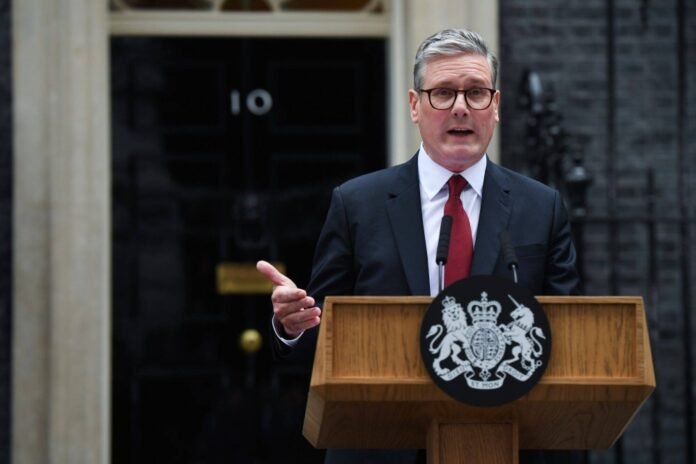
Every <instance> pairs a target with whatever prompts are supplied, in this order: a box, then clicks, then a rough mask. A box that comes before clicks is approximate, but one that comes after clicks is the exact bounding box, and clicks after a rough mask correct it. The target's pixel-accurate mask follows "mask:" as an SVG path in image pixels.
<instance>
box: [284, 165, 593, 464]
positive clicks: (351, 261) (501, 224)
mask: <svg viewBox="0 0 696 464" xmlns="http://www.w3.org/2000/svg"><path fill="white" fill-rule="evenodd" d="M505 229H507V230H508V232H509V234H510V239H511V242H512V245H513V246H514V248H515V253H516V254H517V259H518V261H519V268H518V269H519V271H518V278H519V283H520V284H521V285H522V286H524V287H526V288H527V289H529V290H530V291H531V292H532V293H534V294H536V295H569V294H575V293H577V292H578V286H579V279H578V275H577V272H576V269H575V248H574V246H573V243H572V239H571V231H570V225H569V223H568V218H567V215H566V212H565V208H564V206H563V202H562V200H561V198H560V195H559V194H558V192H557V191H555V190H553V189H551V188H549V187H547V186H545V185H543V184H541V183H539V182H537V181H534V180H532V179H529V178H527V177H524V176H522V175H520V174H517V173H515V172H513V171H510V170H508V169H505V168H503V167H500V166H497V165H496V164H494V163H492V162H490V160H489V162H488V163H487V168H486V175H485V177H484V183H483V192H482V203H481V213H480V217H479V225H478V231H477V234H476V245H475V247H474V257H473V262H472V269H471V274H472V275H496V276H499V277H504V278H512V276H511V271H510V270H509V269H508V268H507V263H506V262H504V260H503V258H502V255H501V252H500V248H501V247H500V239H499V235H500V232H501V231H503V230H505ZM452 240H454V238H452ZM307 292H308V294H309V295H312V296H313V297H314V298H315V299H316V301H317V303H318V304H319V305H321V304H322V302H323V299H324V297H325V296H327V295H429V294H430V283H429V278H428V262H427V253H426V248H425V236H424V231H423V219H422V214H421V204H420V188H419V182H418V162H417V156H414V157H413V158H412V159H411V160H410V161H408V162H407V163H405V164H402V165H399V166H395V167H392V168H388V169H384V170H381V171H377V172H374V173H371V174H367V175H364V176H361V177H358V178H355V179H352V180H350V181H348V182H346V183H345V184H343V185H341V186H339V187H337V188H336V189H335V190H334V192H333V197H332V199H331V206H330V208H329V212H328V215H327V217H326V222H325V224H324V228H323V229H322V232H321V235H320V237H319V241H318V242H317V248H316V253H315V258H314V266H313V269H312V278H311V281H310V283H309V285H308V286H307ZM316 333H317V329H316V328H315V329H313V330H310V331H308V332H307V333H305V334H304V335H303V336H302V338H301V339H300V343H299V345H298V346H297V347H296V348H297V349H294V350H291V349H289V348H288V347H287V346H286V345H284V344H282V343H281V342H280V341H279V340H276V343H275V347H276V353H278V354H280V355H281V356H283V357H288V356H291V357H299V358H300V359H303V360H304V361H305V362H307V361H311V359H312V357H313V354H314V346H315V340H316ZM375 453H377V454H375ZM422 458H423V456H422V453H421V455H416V453H414V452H412V451H407V450H400V451H393V452H391V451H390V452H387V453H385V452H375V451H374V450H373V451H370V450H329V452H328V453H327V460H326V462H327V463H329V462H330V463H332V464H340V463H343V462H369V461H374V462H380V463H381V462H385V463H386V462H421V461H423V459H422ZM520 459H521V461H520V462H521V463H554V462H563V463H566V464H567V463H573V462H582V455H579V454H577V453H575V454H573V453H560V454H558V456H555V458H554V455H553V453H548V452H547V453H541V452H536V451H531V452H523V453H522V454H521V458H520Z"/></svg>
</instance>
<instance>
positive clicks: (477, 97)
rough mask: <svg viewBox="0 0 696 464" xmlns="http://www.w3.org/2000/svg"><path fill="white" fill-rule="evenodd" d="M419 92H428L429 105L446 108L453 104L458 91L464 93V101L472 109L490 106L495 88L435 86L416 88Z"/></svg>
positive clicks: (440, 108)
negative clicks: (448, 87) (465, 88)
mask: <svg viewBox="0 0 696 464" xmlns="http://www.w3.org/2000/svg"><path fill="white" fill-rule="evenodd" d="M418 90H419V91H420V92H425V93H427V94H428V100H429V101H430V106H432V107H433V108H435V109H436V110H448V109H450V108H452V107H453V106H454V102H455V101H457V96H458V95H459V93H463V94H464V101H466V104H467V106H468V107H469V108H471V109H472V110H485V109H486V108H488V107H489V106H491V102H492V101H493V95H495V92H496V90H495V89H488V88H485V87H474V88H473V89H467V90H457V89H447V88H444V87H436V88H434V89H418Z"/></svg>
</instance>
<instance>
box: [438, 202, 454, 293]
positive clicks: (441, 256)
mask: <svg viewBox="0 0 696 464" xmlns="http://www.w3.org/2000/svg"><path fill="white" fill-rule="evenodd" d="M451 234H452V216H450V215H444V216H442V222H441V223H440V240H439V241H438V242H437V254H436V255H435V262H436V263H437V270H438V272H437V280H438V288H439V291H440V292H441V291H442V288H443V283H444V281H445V264H447V255H448V254H449V243H450V235H451Z"/></svg>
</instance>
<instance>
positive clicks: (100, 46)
mask: <svg viewBox="0 0 696 464" xmlns="http://www.w3.org/2000/svg"><path fill="white" fill-rule="evenodd" d="M106 4H108V0H104V3H101V2H98V1H94V0H35V1H32V2H27V1H21V2H19V1H18V2H13V4H12V47H13V48H12V58H13V66H12V70H13V130H14V134H13V135H14V139H13V147H14V148H13V155H14V156H13V177H12V179H13V189H14V190H13V218H12V227H13V232H12V235H13V243H12V250H13V261H12V281H13V284H12V285H13V301H12V307H13V328H12V395H11V397H12V451H11V455H12V461H13V462H15V463H25V462H28V463H33V462H71V463H86V464H87V463H89V464H93V463H100V464H108V463H109V462H110V434H111V415H110V410H111V292H112V288H111V167H110V164H111V150H110V146H111V134H110V85H109V66H110V63H109V39H110V37H111V35H121V34H125V33H126V32H124V29H120V28H122V27H125V26H123V23H122V20H123V18H121V17H118V18H116V17H115V16H114V15H113V14H111V15H110V14H109V11H108V8H107V6H106ZM387 5H388V8H387V10H388V23H385V24H388V26H386V27H385V25H381V26H379V28H377V29H378V30H377V32H375V31H372V32H370V34H369V35H365V34H367V32H366V31H365V30H361V28H360V27H350V25H349V26H348V27H344V28H343V32H342V34H344V35H343V36H345V34H349V33H350V34H352V32H351V31H355V34H354V35H356V36H375V35H374V34H379V36H380V37H385V38H386V39H387V40H388V44H389V45H388V55H389V59H388V63H387V66H388V70H387V75H388V76H391V77H390V92H389V103H388V105H387V108H388V111H389V114H390V115H391V117H390V121H389V134H388V138H387V140H388V141H389V163H390V164H396V163H399V162H402V161H404V160H406V159H408V158H409V157H410V156H411V155H412V153H413V151H414V150H415V148H416V147H417V146H418V143H419V138H418V135H417V131H415V130H414V129H413V127H412V124H411V122H410V120H409V115H408V105H407V99H406V95H407V92H408V89H409V87H410V80H411V69H410V68H411V61H412V54H413V51H414V50H415V49H416V47H417V45H418V43H419V42H420V40H421V39H422V38H423V37H425V36H426V35H427V34H429V33H431V32H435V31H436V30H439V29H442V28H444V27H456V26H467V25H469V26H472V27H473V26H475V28H476V30H477V31H479V32H481V33H482V35H483V36H484V37H486V38H487V40H488V43H489V45H490V46H491V47H492V49H493V50H494V52H495V51H497V50H498V36H499V33H498V27H499V26H498V5H497V2H481V1H479V0H467V1H461V0H436V1H432V2H421V1H419V0H390V1H388V2H387ZM226 14H227V13H226ZM229 15H235V13H229ZM160 16H161V17H163V16H162V15H160ZM156 17H157V15H154V16H153V17H152V20H153V21H155V20H157V18H156ZM232 17H233V16H229V18H230V21H231V18H232ZM247 19H248V18H247ZM158 21H159V20H158ZM278 21H281V19H273V18H269V19H268V20H265V18H264V19H263V21H261V20H259V23H258V24H254V27H255V28H256V30H257V31H259V34H261V35H264V36H267V37H279V36H287V35H289V34H290V32H289V31H287V30H285V31H283V30H282V29H279V28H278V25H279V22H278ZM174 23H175V22H174V21H172V22H171V24H174ZM313 23H314V24H319V26H316V27H313V26H311V24H310V25H306V24H305V25H304V26H303V28H304V29H303V30H302V34H303V35H305V36H307V35H310V36H315V37H326V36H330V35H332V34H330V33H329V32H330V31H327V30H326V29H322V26H321V23H322V22H321V21H313ZM133 24H135V23H132V24H131V25H133ZM154 24H155V23H153V22H151V23H148V22H147V21H145V22H143V21H140V25H139V26H138V27H139V29H138V28H136V29H133V30H131V31H130V32H128V33H129V34H136V35H150V34H152V35H155V34H156V33H159V34H164V33H166V34H168V35H171V34H179V35H191V34H194V33H197V34H201V33H203V32H205V33H207V34H208V35H238V36H241V35H247V34H248V30H245V29H244V28H242V27H241V26H240V27H229V29H226V33H224V34H223V33H222V31H219V30H215V29H214V28H212V29H211V27H210V26H211V23H210V21H207V20H203V19H201V20H200V21H196V20H194V19H192V18H188V19H186V20H184V21H183V22H181V23H180V26H181V25H183V26H185V27H186V28H188V29H189V30H190V31H195V32H189V34H185V33H184V32H183V31H181V30H179V31H176V30H174V29H171V30H169V32H167V30H166V28H165V30H163V29H162V28H161V26H158V28H157V29H156V31H157V32H156V31H155V29H154V27H155V25H154ZM230 24H234V21H231V22H230ZM373 26H374V25H373ZM373 26H370V27H373ZM129 27H130V26H129ZM336 30H338V28H336ZM370 30H371V29H370ZM497 146H498V138H497V136H496V138H495V139H494V140H493V142H492V145H491V148H490V150H489V154H491V156H492V158H494V159H497V158H498V156H497V152H498V150H497Z"/></svg>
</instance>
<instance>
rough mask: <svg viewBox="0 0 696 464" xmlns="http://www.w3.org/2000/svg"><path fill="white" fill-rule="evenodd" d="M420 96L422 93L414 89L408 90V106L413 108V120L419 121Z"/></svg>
mask: <svg viewBox="0 0 696 464" xmlns="http://www.w3.org/2000/svg"><path fill="white" fill-rule="evenodd" d="M419 98H420V94H419V93H418V92H416V91H415V90H413V89H410V90H409V91H408V106H409V108H410V110H411V121H413V122H414V123H416V124H417V123H418V113H419V108H418V104H419Z"/></svg>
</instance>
